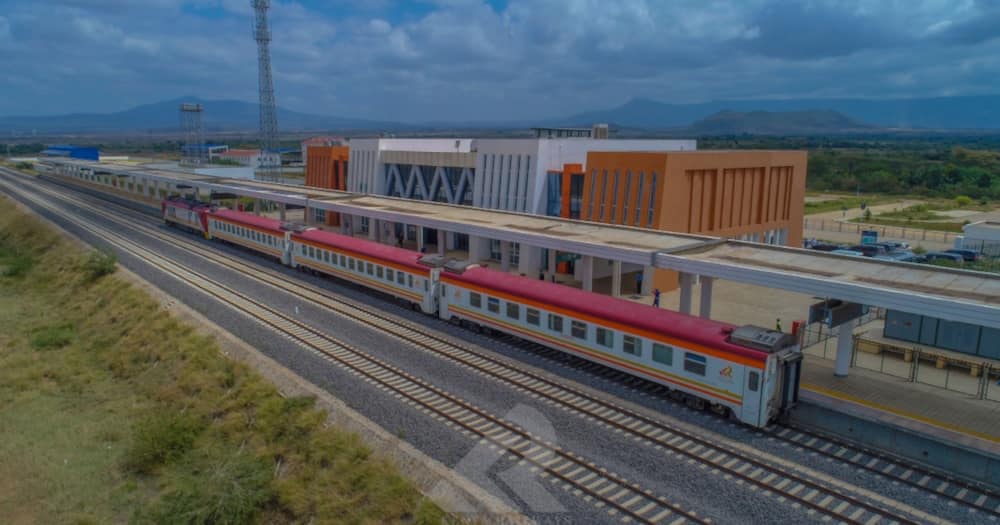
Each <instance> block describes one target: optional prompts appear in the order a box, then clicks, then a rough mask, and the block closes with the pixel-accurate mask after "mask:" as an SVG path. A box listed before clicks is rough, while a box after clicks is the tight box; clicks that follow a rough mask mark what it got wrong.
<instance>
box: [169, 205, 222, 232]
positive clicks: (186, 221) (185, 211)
mask: <svg viewBox="0 0 1000 525" xmlns="http://www.w3.org/2000/svg"><path fill="white" fill-rule="evenodd" d="M210 210H211V207H210V206H209V205H208V204H205V203H203V202H198V201H193V200H187V199H179V198H176V199H166V200H164V201H162V202H161V203H160V212H161V215H162V217H163V221H164V222H165V223H167V224H169V225H171V226H178V227H181V228H184V229H186V230H192V231H197V232H199V233H201V234H202V235H204V234H205V232H206V231H208V218H207V215H208V212H209V211H210Z"/></svg>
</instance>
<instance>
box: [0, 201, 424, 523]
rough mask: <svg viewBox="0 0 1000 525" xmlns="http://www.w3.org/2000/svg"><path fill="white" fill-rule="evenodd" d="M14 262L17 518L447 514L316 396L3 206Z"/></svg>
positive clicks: (5, 395)
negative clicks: (238, 357) (282, 381)
mask: <svg viewBox="0 0 1000 525" xmlns="http://www.w3.org/2000/svg"><path fill="white" fill-rule="evenodd" d="M98 258H101V260H102V261H101V264H95V263H94V262H93V261H95V260H97V259H98ZM0 267H2V268H4V272H3V273H2V275H0V326H3V330H0V422H2V424H0V516H3V521H4V522H5V523H14V524H18V523H111V522H119V523H120V522H129V521H130V522H135V523H254V522H256V523H309V522H315V523H384V522H389V523H393V522H395V523H400V522H405V523H435V522H439V521H442V520H443V519H444V516H443V515H442V513H441V511H440V509H438V508H437V507H436V506H434V505H433V504H432V503H430V502H429V501H428V500H426V499H425V498H423V497H422V496H421V495H420V494H419V493H418V492H417V491H416V490H415V489H414V487H413V486H412V485H411V484H410V483H409V482H408V481H406V480H405V479H403V478H402V477H401V476H400V475H399V474H398V473H397V472H396V470H395V468H394V467H393V465H391V464H390V463H388V462H387V461H385V460H383V459H380V458H377V457H374V456H373V455H372V454H371V451H370V450H369V449H368V448H366V447H365V445H364V443H362V442H361V441H360V439H359V438H358V437H357V436H356V435H354V434H349V433H345V432H342V431H339V430H337V429H334V428H328V427H326V415H325V414H324V413H323V412H321V411H319V410H317V409H316V408H314V407H313V400H312V399H309V398H284V397H282V396H281V395H280V394H279V393H278V392H277V391H276V390H275V388H274V387H273V386H272V385H271V384H269V383H267V382H266V381H265V380H264V379H263V378H262V377H261V376H260V375H258V374H257V373H256V372H254V371H253V370H251V369H249V368H247V367H246V366H244V365H242V364H240V363H237V362H233V361H230V360H228V359H226V358H224V357H223V356H222V355H221V354H220V352H219V348H218V347H217V346H216V345H215V343H214V342H213V341H212V340H211V339H209V338H206V337H204V336H201V335H198V334H197V333H195V332H194V331H193V329H192V328H191V327H189V326H186V325H183V324H181V323H180V322H178V321H177V320H176V319H174V318H172V317H170V316H169V315H167V314H165V313H164V312H163V311H162V310H161V309H160V308H159V306H158V304H157V303H156V302H155V301H153V300H152V299H151V298H149V297H148V296H147V295H146V294H145V293H143V292H142V291H140V290H138V289H136V288H134V287H132V286H131V285H129V284H127V283H126V282H124V281H122V280H121V279H119V278H117V277H116V276H115V275H113V274H111V273H108V272H106V271H105V270H108V269H109V268H110V269H111V270H112V271H113V268H114V265H113V262H112V263H110V264H108V261H107V259H106V258H105V257H104V254H101V255H99V256H98V255H93V254H91V253H87V252H85V251H83V250H80V249H78V248H77V247H75V246H73V245H71V244H69V243H68V242H67V241H65V240H63V238H62V237H60V236H59V235H57V234H56V232H54V231H52V230H51V229H50V228H48V227H47V226H45V225H44V224H42V223H41V222H39V221H38V220H37V219H35V218H34V217H31V216H27V215H24V214H21V213H20V212H18V211H17V209H16V208H15V207H13V206H12V205H11V203H10V201H9V200H7V199H6V198H5V197H3V198H0ZM95 268H98V269H99V270H97V271H95ZM12 269H16V271H12Z"/></svg>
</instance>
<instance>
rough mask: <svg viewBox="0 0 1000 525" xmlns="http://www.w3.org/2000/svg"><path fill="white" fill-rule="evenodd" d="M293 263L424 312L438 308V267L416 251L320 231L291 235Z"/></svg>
mask: <svg viewBox="0 0 1000 525" xmlns="http://www.w3.org/2000/svg"><path fill="white" fill-rule="evenodd" d="M291 240H292V242H293V244H294V248H293V250H292V262H291V265H292V266H305V267H308V268H311V269H313V270H315V271H318V272H321V273H325V274H328V275H332V276H334V277H339V278H341V279H344V280H347V281H353V282H356V283H359V284H361V285H362V286H367V287H368V288H372V289H374V290H378V291H380V292H383V293H386V294H389V295H392V296H395V297H398V298H400V299H402V300H404V301H406V302H409V303H411V304H414V305H418V306H419V307H420V309H421V310H422V311H423V312H424V313H428V314H433V313H435V312H436V311H437V304H436V302H435V293H434V291H435V290H436V288H435V286H434V283H436V282H437V278H438V277H437V276H438V273H439V272H440V271H441V270H440V269H439V268H431V267H428V266H426V265H423V264H420V257H421V255H420V254H419V253H417V252H414V251H410V250H404V249H402V248H395V247H392V246H387V245H385V244H379V243H377V242H372V241H366V240H364V239H355V238H354V237H348V236H346V235H339V234H336V233H331V232H327V231H322V230H315V229H312V230H306V231H303V232H295V233H293V234H292V235H291Z"/></svg>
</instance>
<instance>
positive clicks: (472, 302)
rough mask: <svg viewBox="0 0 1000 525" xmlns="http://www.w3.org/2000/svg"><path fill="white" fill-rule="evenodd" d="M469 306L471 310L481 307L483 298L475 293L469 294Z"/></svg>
mask: <svg viewBox="0 0 1000 525" xmlns="http://www.w3.org/2000/svg"><path fill="white" fill-rule="evenodd" d="M469 306H471V307H473V308H482V307H483V296H482V295H479V294H477V293H476V292H469Z"/></svg>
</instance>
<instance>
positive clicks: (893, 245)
mask: <svg viewBox="0 0 1000 525" xmlns="http://www.w3.org/2000/svg"><path fill="white" fill-rule="evenodd" d="M879 244H885V245H886V246H889V251H896V250H909V249H910V243H908V242H906V241H882V242H881V243H879Z"/></svg>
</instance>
